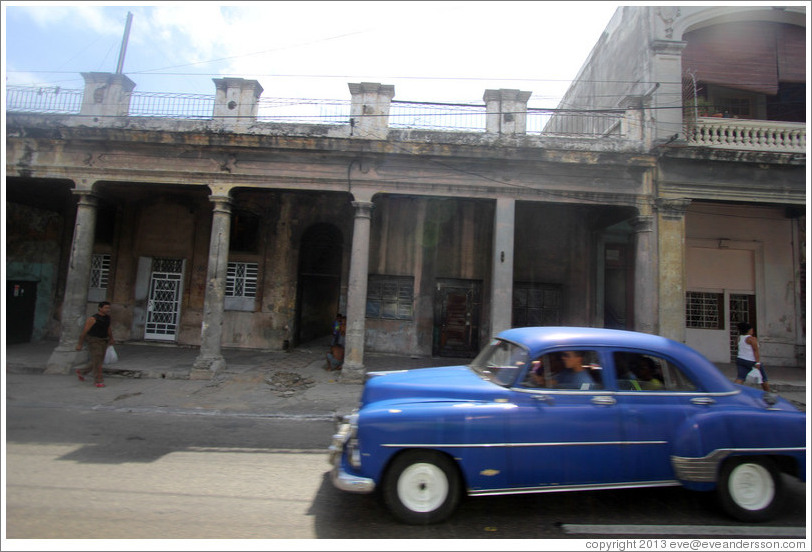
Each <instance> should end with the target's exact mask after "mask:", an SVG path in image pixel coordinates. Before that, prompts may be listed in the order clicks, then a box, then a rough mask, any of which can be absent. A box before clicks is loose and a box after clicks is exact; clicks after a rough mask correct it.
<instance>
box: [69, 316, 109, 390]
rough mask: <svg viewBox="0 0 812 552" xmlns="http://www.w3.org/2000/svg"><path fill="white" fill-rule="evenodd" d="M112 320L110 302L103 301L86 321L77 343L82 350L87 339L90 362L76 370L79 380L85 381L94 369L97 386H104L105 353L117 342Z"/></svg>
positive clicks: (79, 349) (77, 348)
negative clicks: (114, 336) (109, 346)
mask: <svg viewBox="0 0 812 552" xmlns="http://www.w3.org/2000/svg"><path fill="white" fill-rule="evenodd" d="M111 321H112V320H111V318H110V303H109V302H108V301H102V302H101V303H99V311H98V312H97V313H96V314H94V315H93V316H91V317H90V318H88V319H87V321H86V322H85V327H84V328H83V329H82V334H81V335H80V336H79V343H77V344H76V350H77V351H81V350H82V345H84V343H85V341H87V350H88V353H90V364H89V365H88V366H87V367H86V368H83V369H78V370H76V377H78V378H79V381H85V376H86V375H87V374H88V373H90V371H91V370H92V371H93V380H94V382H95V383H96V387H104V377H103V376H102V364H104V353H105V352H106V351H107V347H108V345H112V344H113V343H115V339H113V328H112V326H111V324H110V322H111Z"/></svg>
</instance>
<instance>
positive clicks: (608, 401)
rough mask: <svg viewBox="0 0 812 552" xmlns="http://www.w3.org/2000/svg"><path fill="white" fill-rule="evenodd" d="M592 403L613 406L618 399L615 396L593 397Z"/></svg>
mask: <svg viewBox="0 0 812 552" xmlns="http://www.w3.org/2000/svg"><path fill="white" fill-rule="evenodd" d="M592 403H593V404H597V405H600V406H612V405H613V404H616V403H617V401H616V400H615V398H614V397H592Z"/></svg>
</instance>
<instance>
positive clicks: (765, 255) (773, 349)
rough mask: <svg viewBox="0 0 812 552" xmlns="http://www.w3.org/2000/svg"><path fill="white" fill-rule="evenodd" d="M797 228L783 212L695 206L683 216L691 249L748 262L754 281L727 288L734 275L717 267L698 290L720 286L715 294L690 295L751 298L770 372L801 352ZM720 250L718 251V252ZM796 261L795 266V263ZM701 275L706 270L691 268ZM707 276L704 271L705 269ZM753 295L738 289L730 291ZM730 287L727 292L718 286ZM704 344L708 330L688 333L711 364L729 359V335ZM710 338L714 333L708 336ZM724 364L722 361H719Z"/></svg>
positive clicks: (788, 363)
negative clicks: (740, 255)
mask: <svg viewBox="0 0 812 552" xmlns="http://www.w3.org/2000/svg"><path fill="white" fill-rule="evenodd" d="M796 224H797V222H795V223H793V220H792V219H790V218H788V217H787V216H786V210H785V209H784V208H781V207H767V206H765V207H753V206H749V207H745V206H733V205H727V206H723V205H716V204H710V203H694V204H692V205H691V207H690V208H689V210H688V213H687V215H686V239H687V240H688V246H689V247H700V248H709V249H712V250H715V251H719V252H734V253H735V252H737V251H740V252H742V253H744V254H745V255H746V256H747V257H748V258H751V259H752V266H751V267H750V268H749V269H750V270H751V271H752V275H749V277H748V278H747V279H744V280H742V278H738V279H737V280H736V282H739V281H741V282H743V283H740V284H738V283H735V282H733V283H727V284H726V283H725V282H730V281H731V278H732V277H733V276H734V275H731V274H729V273H728V272H727V271H729V270H731V269H732V267H731V265H729V264H728V265H727V266H716V267H715V268H714V270H716V271H717V273H716V274H714V273H710V274H704V273H703V275H702V276H701V282H700V283H701V284H704V285H710V284H708V283H706V282H710V283H711V284H713V283H714V282H720V284H718V285H719V286H720V287H717V288H715V289H696V287H694V289H693V291H713V292H717V293H719V292H722V291H728V292H731V293H755V295H756V301H757V303H756V309H757V320H754V321H751V323H754V325H756V327H757V330H758V338H759V343H760V346H761V354H762V359H763V361H764V363H765V365H767V366H769V365H770V364H772V365H777V366H794V365H797V363H798V361H799V358H798V353H799V349H798V347H797V345H798V344H799V343H800V342H802V341H799V340H800V339H801V338H802V335H803V331H802V330H801V327H802V324H803V320H802V312H800V310H799V308H798V307H799V303H798V297H799V294H800V292H801V290H800V289H799V287H798V286H799V282H800V278H799V274H798V272H799V270H800V266H799V265H798V263H797V260H798V257H799V254H800V253H801V247H802V245H801V244H799V243H798V235H797V233H796V226H795V225H796ZM720 248H721V249H720ZM793 260H795V261H796V262H793ZM692 268H693V269H694V271H696V272H699V271H700V270H702V269H703V268H705V267H691V265H690V264H689V265H688V269H689V271H690V270H691V269H692ZM705 270H706V271H707V268H706V269H705ZM687 279H688V283H689V287H688V290H689V291H691V290H692V289H691V287H690V284H691V283H692V282H694V281H696V277H692V274H691V272H689V273H688V275H687ZM749 282H752V286H753V289H752V290H751V289H736V288H735V287H733V286H739V287H742V286H744V287H745V288H748V287H750V285H751V284H749ZM723 285H724V286H729V287H727V288H724V289H723V287H721V286H723ZM728 330H729V328H728V327H727V324H726V330H725V331H724V332H721V333H720V334H719V335H718V336H715V337H711V338H708V337H707V335H704V334H707V333H709V331H708V330H692V331H690V332H689V343H690V344H692V345H695V346H697V347H698V348H700V350H703V352H705V353H706V354H707V355H708V356H709V357H711V358H713V359H726V358H728V343H727V331H728ZM710 333H712V332H710ZM717 361H722V360H717Z"/></svg>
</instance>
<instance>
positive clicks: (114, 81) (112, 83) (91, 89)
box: [80, 73, 135, 124]
mask: <svg viewBox="0 0 812 552" xmlns="http://www.w3.org/2000/svg"><path fill="white" fill-rule="evenodd" d="M82 77H83V78H84V79H85V92H84V95H83V96H82V109H81V112H80V113H81V114H82V115H92V116H94V117H126V116H127V115H129V113H130V97H131V96H130V94H131V93H132V91H133V89H134V88H135V83H134V82H133V81H132V80H130V78H129V77H127V76H126V75H122V74H118V73H82ZM98 122H101V123H104V124H109V121H98Z"/></svg>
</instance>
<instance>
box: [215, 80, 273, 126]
mask: <svg viewBox="0 0 812 552" xmlns="http://www.w3.org/2000/svg"><path fill="white" fill-rule="evenodd" d="M212 80H213V81H214V86H215V87H216V89H217V91H216V94H215V97H214V113H213V119H214V122H215V123H216V124H219V125H221V126H222V127H224V128H230V129H232V130H244V129H246V128H248V127H249V126H251V125H252V124H254V123H255V122H256V120H257V112H258V110H259V97H260V95H261V94H262V91H263V88H262V86H260V84H259V81H255V80H247V79H240V78H224V79H212Z"/></svg>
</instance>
